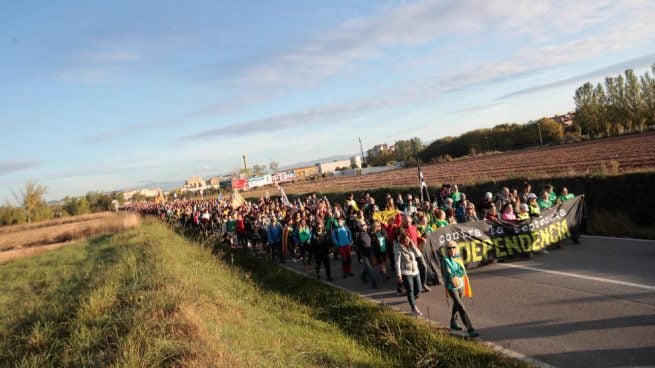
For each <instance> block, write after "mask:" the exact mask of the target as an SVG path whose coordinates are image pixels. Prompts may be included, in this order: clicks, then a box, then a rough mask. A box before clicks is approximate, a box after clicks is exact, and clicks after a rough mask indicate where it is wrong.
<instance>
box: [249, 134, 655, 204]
mask: <svg viewBox="0 0 655 368" xmlns="http://www.w3.org/2000/svg"><path fill="white" fill-rule="evenodd" d="M653 168H655V132H649V133H643V134H634V135H624V136H619V137H613V138H607V139H598V140H592V141H586V142H579V143H570V144H563V145H558V146H551V147H540V148H530V149H524V150H519V151H512V152H507V153H499V154H491V155H483V156H476V157H471V158H463V159H458V160H453V161H449V162H442V163H437V164H427V165H424V166H422V169H423V174H424V175H425V180H426V182H427V183H428V185H429V186H432V187H438V186H440V185H441V183H444V182H447V183H460V184H468V185H473V184H476V183H480V182H484V181H492V180H500V179H506V178H518V177H525V178H529V179H535V178H549V177H562V176H580V175H593V174H598V173H600V174H622V173H628V172H636V171H640V170H649V169H653ZM417 180H418V179H417V171H416V168H406V169H400V170H393V171H388V172H383V173H378V174H369V175H365V176H350V177H337V178H324V179H320V180H317V181H308V182H301V183H295V184H289V185H286V186H285V187H284V189H285V191H286V193H288V194H303V193H311V192H321V193H337V192H348V191H361V190H370V189H374V188H379V187H385V188H389V187H411V186H416V185H417ZM265 191H266V189H259V190H254V191H250V192H248V194H247V196H248V197H254V196H261V195H263V194H264V193H265Z"/></svg>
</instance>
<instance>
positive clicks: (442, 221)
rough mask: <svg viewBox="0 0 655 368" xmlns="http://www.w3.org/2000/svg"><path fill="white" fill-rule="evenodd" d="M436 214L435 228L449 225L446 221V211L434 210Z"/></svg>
mask: <svg viewBox="0 0 655 368" xmlns="http://www.w3.org/2000/svg"><path fill="white" fill-rule="evenodd" d="M435 212H436V213H435V214H436V215H437V221H436V223H437V229H438V228H440V227H446V226H448V225H449V223H448V221H446V212H445V211H443V210H437V211H435Z"/></svg>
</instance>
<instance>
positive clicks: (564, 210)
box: [422, 195, 585, 281]
mask: <svg viewBox="0 0 655 368" xmlns="http://www.w3.org/2000/svg"><path fill="white" fill-rule="evenodd" d="M584 212H585V211H584V196H583V195H582V196H576V197H574V198H572V199H570V200H568V201H565V202H562V203H560V204H558V205H556V206H554V207H552V208H550V209H546V210H542V212H541V214H540V216H539V217H533V218H530V219H528V220H525V221H520V222H505V221H500V220H498V221H486V220H483V221H474V222H467V223H463V224H456V225H450V226H446V227H442V228H439V229H437V230H436V231H435V232H433V233H432V234H430V236H429V237H428V238H427V239H426V241H425V243H423V248H422V251H423V254H425V255H426V257H427V259H426V261H427V263H428V274H429V276H428V280H431V281H435V280H436V278H437V277H438V270H439V268H440V259H439V257H441V256H442V255H443V253H442V252H443V247H444V246H445V245H446V243H447V242H448V241H450V240H454V241H455V242H456V243H457V245H458V246H459V249H460V254H461V257H462V261H463V263H464V264H465V265H466V267H467V268H473V267H477V266H479V265H481V264H485V263H486V262H487V261H488V260H489V258H490V257H493V258H495V259H497V260H504V259H511V258H514V257H521V256H524V255H527V254H529V253H532V252H538V251H540V250H542V249H546V248H548V247H551V246H553V245H555V244H557V243H559V242H561V241H562V240H565V239H568V238H574V239H575V238H577V236H578V235H579V233H580V231H581V227H583V223H584Z"/></svg>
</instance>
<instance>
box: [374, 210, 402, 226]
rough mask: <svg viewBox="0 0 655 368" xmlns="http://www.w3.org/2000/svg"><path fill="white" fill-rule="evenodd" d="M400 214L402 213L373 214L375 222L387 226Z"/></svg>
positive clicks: (378, 212) (388, 211)
mask: <svg viewBox="0 0 655 368" xmlns="http://www.w3.org/2000/svg"><path fill="white" fill-rule="evenodd" d="M399 213H400V211H398V210H387V211H377V212H375V213H374V214H373V220H375V221H380V222H382V223H383V224H386V223H388V222H389V220H391V219H393V218H394V217H396V215H397V214H399Z"/></svg>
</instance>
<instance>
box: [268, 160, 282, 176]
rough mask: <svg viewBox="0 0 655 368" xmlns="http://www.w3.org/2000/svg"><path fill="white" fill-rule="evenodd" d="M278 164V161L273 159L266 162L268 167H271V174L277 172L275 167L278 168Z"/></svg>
mask: <svg viewBox="0 0 655 368" xmlns="http://www.w3.org/2000/svg"><path fill="white" fill-rule="evenodd" d="M279 166H280V163H279V162H277V161H275V160H271V162H269V163H268V167H269V168H270V169H271V172H272V173H273V174H277V169H278V167H279Z"/></svg>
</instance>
